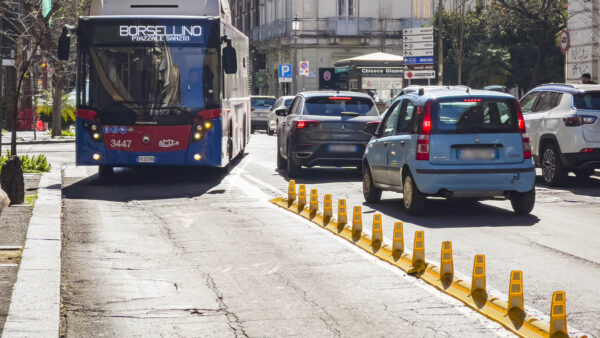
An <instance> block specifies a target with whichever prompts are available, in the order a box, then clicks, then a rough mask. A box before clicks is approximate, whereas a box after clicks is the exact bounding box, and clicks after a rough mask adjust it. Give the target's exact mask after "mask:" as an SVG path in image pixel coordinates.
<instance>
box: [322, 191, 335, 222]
mask: <svg viewBox="0 0 600 338" xmlns="http://www.w3.org/2000/svg"><path fill="white" fill-rule="evenodd" d="M331 217H333V197H332V196H331V194H326V195H325V198H324V200H323V218H325V219H326V220H327V221H329V220H330V219H331Z"/></svg>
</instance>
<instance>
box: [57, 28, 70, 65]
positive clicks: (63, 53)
mask: <svg viewBox="0 0 600 338" xmlns="http://www.w3.org/2000/svg"><path fill="white" fill-rule="evenodd" d="M57 54H58V59H59V60H61V61H67V60H69V54H71V36H70V35H69V28H68V27H66V26H65V27H63V29H62V33H61V34H60V37H59V38H58V53H57Z"/></svg>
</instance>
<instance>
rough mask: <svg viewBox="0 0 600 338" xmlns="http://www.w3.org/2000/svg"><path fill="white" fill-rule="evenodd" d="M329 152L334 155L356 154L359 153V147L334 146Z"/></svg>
mask: <svg viewBox="0 0 600 338" xmlns="http://www.w3.org/2000/svg"><path fill="white" fill-rule="evenodd" d="M329 151H331V152H332V153H355V152H357V151H358V147H357V146H355V145H347V144H332V145H330V146H329Z"/></svg>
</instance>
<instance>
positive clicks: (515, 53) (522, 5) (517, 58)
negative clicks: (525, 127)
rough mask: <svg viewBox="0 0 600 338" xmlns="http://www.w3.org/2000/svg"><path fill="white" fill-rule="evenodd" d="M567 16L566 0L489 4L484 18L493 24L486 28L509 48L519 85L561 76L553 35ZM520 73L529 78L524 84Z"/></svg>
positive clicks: (507, 0)
mask: <svg viewBox="0 0 600 338" xmlns="http://www.w3.org/2000/svg"><path fill="white" fill-rule="evenodd" d="M567 16H568V13H567V0H526V1H525V0H494V2H493V3H492V5H491V6H490V7H489V9H488V20H489V22H490V23H492V22H494V23H496V24H495V25H491V26H490V27H491V29H494V28H495V30H496V37H497V38H499V39H500V40H504V41H502V43H503V44H504V45H506V46H507V47H508V48H509V51H510V54H511V56H512V57H513V60H512V65H513V74H514V81H515V83H516V84H517V85H519V87H521V88H523V89H529V88H533V87H535V86H537V85H539V84H541V83H544V82H548V81H561V80H562V79H563V76H561V75H562V74H563V70H564V68H563V67H564V64H563V62H562V60H560V49H558V47H556V35H557V34H558V33H559V32H560V30H562V29H563V28H564V27H566V24H567ZM557 60H560V61H559V62H557ZM532 64H533V66H531V65H532ZM524 76H528V77H529V81H527V82H528V83H527V84H525V83H524V82H525V81H526V80H525V79H524V78H523V77H524Z"/></svg>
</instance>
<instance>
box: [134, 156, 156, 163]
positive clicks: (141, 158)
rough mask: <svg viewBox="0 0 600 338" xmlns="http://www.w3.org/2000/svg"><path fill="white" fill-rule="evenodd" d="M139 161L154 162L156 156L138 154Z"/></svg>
mask: <svg viewBox="0 0 600 338" xmlns="http://www.w3.org/2000/svg"><path fill="white" fill-rule="evenodd" d="M137 160H138V163H154V162H156V159H155V158H154V156H138V158H137Z"/></svg>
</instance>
